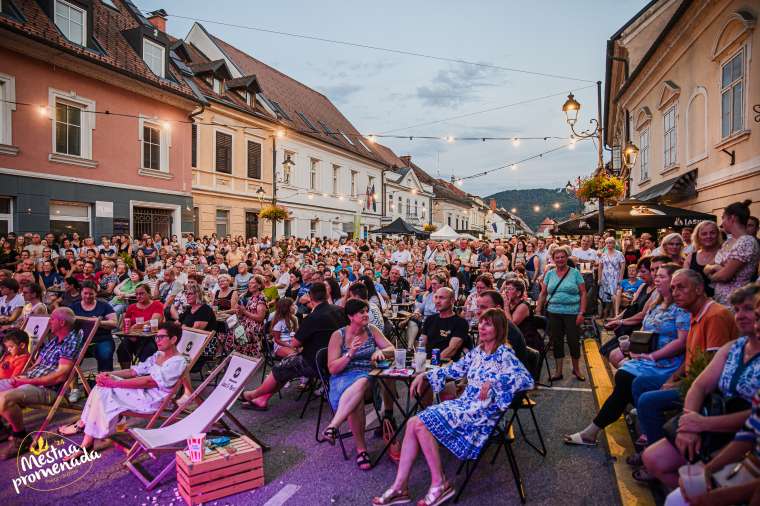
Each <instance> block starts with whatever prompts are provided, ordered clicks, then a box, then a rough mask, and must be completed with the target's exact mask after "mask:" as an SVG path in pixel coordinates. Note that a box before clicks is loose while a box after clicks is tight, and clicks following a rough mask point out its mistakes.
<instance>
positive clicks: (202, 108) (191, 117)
mask: <svg viewBox="0 0 760 506" xmlns="http://www.w3.org/2000/svg"><path fill="white" fill-rule="evenodd" d="M205 110H206V106H205V105H204V104H201V106H200V108H198V109H195V110H194V111H192V112H191V113H190V114H188V115H187V119H189V120H190V121H192V122H193V124H194V123H195V117H196V116H199V115H201V114H203V112H204V111H205ZM190 128H191V131H192V126H191V127H190ZM195 145H196V149H197V146H198V140H197V139H196V144H195ZM195 156H196V157H197V156H198V153H196V154H195ZM196 160H197V158H196ZM191 171H192V169H191ZM183 176H184V175H183ZM183 184H184V183H183ZM192 194H193V188H192V185H191V186H190V212H192V211H193V207H194V204H195V203H194V202H193V197H192ZM180 214H181V213H180ZM199 214H200V213H199ZM199 218H200V216H199ZM193 221H195V215H194V214H193ZM193 225H195V224H193ZM179 230H180V235H182V218H180V225H179ZM193 232H195V226H193ZM198 232H200V223H199V224H198Z"/></svg>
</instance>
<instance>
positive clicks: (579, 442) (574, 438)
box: [564, 432, 599, 446]
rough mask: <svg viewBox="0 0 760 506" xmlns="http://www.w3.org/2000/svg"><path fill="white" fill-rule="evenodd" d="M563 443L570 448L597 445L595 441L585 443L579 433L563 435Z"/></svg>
mask: <svg viewBox="0 0 760 506" xmlns="http://www.w3.org/2000/svg"><path fill="white" fill-rule="evenodd" d="M564 441H565V444H566V445H571V446H596V445H597V444H599V443H598V442H597V441H586V440H585V439H583V437H582V436H581V433H580V432H576V433H575V434H565V438H564Z"/></svg>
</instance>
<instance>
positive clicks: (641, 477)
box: [632, 467, 657, 485]
mask: <svg viewBox="0 0 760 506" xmlns="http://www.w3.org/2000/svg"><path fill="white" fill-rule="evenodd" d="M632 476H633V479H634V480H636V481H638V482H640V483H646V484H647V485H648V484H650V483H652V482H654V481H657V478H655V477H654V476H652V475H651V474H649V471H647V469H646V468H645V467H640V468H639V469H636V470H635V471H634V472H633V473H632Z"/></svg>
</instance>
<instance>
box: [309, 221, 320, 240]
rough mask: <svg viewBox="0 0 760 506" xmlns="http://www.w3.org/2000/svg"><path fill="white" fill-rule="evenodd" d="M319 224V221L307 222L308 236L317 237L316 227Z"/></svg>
mask: <svg viewBox="0 0 760 506" xmlns="http://www.w3.org/2000/svg"><path fill="white" fill-rule="evenodd" d="M318 223H319V220H309V234H310V235H311V236H312V237H316V236H317V225H318Z"/></svg>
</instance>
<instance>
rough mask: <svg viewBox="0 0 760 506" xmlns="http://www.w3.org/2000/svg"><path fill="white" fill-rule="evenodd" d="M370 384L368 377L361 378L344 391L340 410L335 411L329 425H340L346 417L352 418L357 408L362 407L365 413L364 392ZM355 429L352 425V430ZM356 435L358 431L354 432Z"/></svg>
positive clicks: (336, 426)
mask: <svg viewBox="0 0 760 506" xmlns="http://www.w3.org/2000/svg"><path fill="white" fill-rule="evenodd" d="M368 384H369V380H368V379H367V378H360V379H358V380H356V381H355V382H354V384H353V385H351V386H350V387H348V388H347V389H346V390H345V391H344V392H343V395H341V396H340V401H339V402H338V410H337V411H336V412H335V416H333V419H332V420H330V425H329V427H335V428H338V427H340V425H341V424H342V423H343V422H345V421H346V419H348V418H350V416H351V415H352V414H353V413H354V412H356V411H357V408H360V411H361V412H362V414H363V413H364V392H365V390H367V385H368ZM353 429H354V428H353V427H351V430H352V431H353ZM361 432H362V434H363V433H364V428H363V427H362V430H361ZM354 437H356V432H354Z"/></svg>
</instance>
